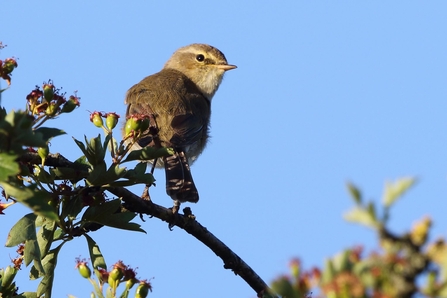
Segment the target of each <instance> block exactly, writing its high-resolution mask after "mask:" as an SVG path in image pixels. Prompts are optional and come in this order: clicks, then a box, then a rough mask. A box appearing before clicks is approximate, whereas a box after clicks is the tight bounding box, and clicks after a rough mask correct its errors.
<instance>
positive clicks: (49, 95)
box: [43, 84, 54, 102]
mask: <svg viewBox="0 0 447 298" xmlns="http://www.w3.org/2000/svg"><path fill="white" fill-rule="evenodd" d="M53 96H54V86H53V84H44V85H43V98H44V100H45V101H46V102H50V101H52V100H53Z"/></svg>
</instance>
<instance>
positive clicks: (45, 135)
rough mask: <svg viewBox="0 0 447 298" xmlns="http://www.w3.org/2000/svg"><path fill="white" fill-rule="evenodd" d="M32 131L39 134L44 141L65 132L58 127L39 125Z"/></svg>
mask: <svg viewBox="0 0 447 298" xmlns="http://www.w3.org/2000/svg"><path fill="white" fill-rule="evenodd" d="M34 133H36V134H41V136H42V139H43V140H44V141H46V142H48V141H49V140H50V139H52V138H54V137H57V136H60V135H63V134H66V132H65V131H63V130H61V129H58V128H49V127H40V128H38V129H36V130H34Z"/></svg>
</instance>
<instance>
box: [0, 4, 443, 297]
mask: <svg viewBox="0 0 447 298" xmlns="http://www.w3.org/2000/svg"><path fill="white" fill-rule="evenodd" d="M446 13H447V2H445V1H430V2H422V1H392V2H389V1H380V2H379V1H331V2H328V1H324V2H323V1H213V2H210V1H194V0H193V1H127V2H124V1H99V0H98V1H90V2H89V3H83V4H76V3H75V1H48V2H46V3H44V2H32V1H29V2H28V3H25V2H23V3H22V2H20V1H10V0H7V1H3V3H2V14H1V17H0V18H1V26H2V29H3V30H2V34H1V36H0V40H1V41H2V42H3V43H4V44H7V45H8V47H7V48H5V49H4V50H2V51H1V52H0V55H1V57H2V58H6V57H9V56H15V57H18V59H19V60H18V63H19V67H18V68H17V69H16V70H15V71H14V74H13V80H12V83H13V84H12V87H11V88H10V90H8V91H7V92H5V93H3V98H2V103H3V104H4V105H5V106H6V108H7V109H8V110H10V109H18V108H23V107H24V103H25V96H26V95H27V94H28V93H29V92H30V91H31V90H32V89H33V88H34V86H35V85H41V83H42V82H43V81H46V80H48V79H50V78H51V79H53V80H54V83H55V85H56V86H57V87H63V90H64V91H66V92H68V93H69V94H70V93H72V92H73V91H75V90H78V95H79V96H80V97H81V108H79V109H78V110H77V111H76V112H74V113H72V114H70V115H69V116H68V117H62V118H61V119H59V120H56V121H54V122H53V123H51V122H50V123H48V126H50V124H54V125H61V126H63V127H64V128H65V130H66V131H67V133H68V134H67V135H66V136H62V137H58V138H57V139H55V140H54V141H53V142H52V146H51V148H50V150H51V151H52V152H61V153H62V154H63V155H65V156H66V157H68V158H70V159H75V158H77V157H79V156H80V155H81V152H80V151H79V150H77V149H76V148H75V147H76V146H75V144H74V142H73V141H72V139H71V137H72V136H73V137H76V138H78V139H82V138H83V135H84V134H86V135H87V136H88V137H89V138H90V137H94V136H96V135H97V134H98V133H100V130H99V129H97V128H96V127H94V126H93V125H92V124H91V123H90V122H89V112H88V111H95V110H98V111H106V112H117V113H119V114H121V115H124V113H125V105H124V102H123V100H124V95H125V92H126V91H127V89H128V88H130V87H131V86H132V85H133V84H135V83H137V82H139V81H140V80H141V79H142V78H144V77H145V76H147V75H150V74H152V73H155V72H157V71H159V70H160V69H161V68H162V66H163V64H164V63H165V62H166V60H167V59H168V58H169V57H170V55H171V54H172V53H173V52H174V51H175V50H176V49H177V48H179V47H181V46H184V45H187V44H190V43H196V42H199V43H208V44H211V45H213V46H215V47H217V48H219V49H220V50H221V51H222V52H223V53H225V55H226V57H227V60H228V61H229V63H231V64H235V65H237V66H238V68H237V69H236V70H232V71H229V72H228V73H227V74H226V77H225V79H224V82H223V83H222V85H221V88H220V89H219V91H218V92H217V94H216V96H215V97H214V99H213V103H212V109H213V115H212V131H211V132H212V139H211V143H210V144H209V146H208V147H207V149H206V151H205V152H204V154H203V155H202V156H201V158H200V159H199V160H198V161H197V163H196V164H194V165H193V167H192V172H193V176H194V179H195V181H196V184H197V187H198V189H199V193H200V197H201V199H200V201H199V203H198V204H196V205H191V207H192V210H193V212H194V214H195V215H196V216H197V220H198V221H200V223H201V224H202V225H204V226H205V227H207V228H208V229H209V230H210V231H211V232H212V233H214V234H215V235H216V236H217V237H218V238H220V239H221V240H222V241H223V242H225V243H226V244H227V245H228V246H229V247H230V248H232V249H233V250H234V251H235V252H236V253H237V254H239V256H240V257H242V258H243V259H244V260H245V261H246V262H247V263H248V264H249V265H250V266H252V268H253V269H254V270H255V271H256V272H257V273H258V274H259V275H260V276H261V277H262V278H263V279H264V280H265V281H266V282H267V283H270V282H271V281H272V280H273V279H274V278H275V277H277V276H278V275H279V274H280V273H286V272H288V268H287V263H288V261H289V260H290V258H292V257H299V258H301V259H302V260H303V262H304V266H305V267H311V266H313V265H319V266H320V265H323V263H324V260H325V258H327V257H330V256H332V255H333V254H335V253H337V252H339V251H341V250H342V249H344V248H347V247H350V246H352V245H356V244H365V245H366V248H367V249H368V250H371V249H374V248H376V244H375V238H374V234H373V233H372V232H371V231H370V230H368V229H366V228H364V227H359V226H356V225H353V224H350V223H347V222H345V221H344V220H343V218H342V215H343V213H344V212H346V211H347V210H348V209H350V208H351V207H352V205H353V203H352V201H351V200H350V198H349V196H348V194H347V191H346V187H345V184H346V182H347V181H352V182H354V183H356V184H357V185H358V186H359V187H360V188H361V190H362V191H363V192H364V194H365V197H366V198H368V199H371V200H374V201H377V202H379V201H380V198H381V195H382V189H383V185H384V182H385V181H387V180H388V181H389V180H394V179H396V178H398V177H403V176H415V177H418V179H419V181H418V183H417V185H416V186H415V187H414V188H413V189H412V190H411V191H410V192H409V193H407V194H406V195H405V197H404V198H403V199H402V200H401V201H399V202H398V203H397V204H396V206H395V208H393V210H392V217H391V222H390V224H391V227H392V229H393V231H395V232H403V231H405V229H407V228H410V226H411V225H412V224H413V222H414V221H415V220H416V219H419V218H421V217H422V216H424V215H431V216H432V218H433V220H434V228H433V234H432V237H433V238H436V237H439V236H443V237H446V235H447V217H446V216H445V214H446V213H445V212H446V210H447V201H446V193H447V180H446V178H447V143H446V135H447V116H446V111H447V71H446V69H447V55H446V53H447V38H446V36H447V20H446ZM2 84H3V83H2ZM3 86H5V84H3ZM156 179H157V182H158V184H157V187H156V188H155V189H154V190H152V192H151V193H152V198H153V200H154V201H155V202H156V203H158V204H161V205H164V206H167V207H170V206H171V200H170V198H169V197H167V195H166V194H165V192H164V173H163V172H162V171H157V172H156ZM134 190H135V192H136V193H138V194H139V193H140V192H141V191H142V187H141V188H135V189H134ZM23 212H24V210H23V208H21V207H19V206H17V207H14V208H11V209H8V210H7V215H6V216H1V217H0V222H1V226H2V229H1V233H0V239H4V240H3V241H5V240H6V235H7V231H8V229H9V227H10V226H12V224H13V223H14V222H15V221H16V220H17V219H18V218H19V216H20V214H23ZM136 221H137V222H140V221H139V219H136ZM140 223H141V224H142V226H143V228H144V229H145V230H146V231H147V234H142V233H131V232H123V231H120V230H116V229H109V228H106V229H101V230H100V231H98V232H96V233H92V234H91V236H92V237H93V238H94V239H95V240H96V241H97V242H98V243H99V245H100V247H101V248H102V251H103V253H104V255H105V257H106V261H107V263H108V264H110V265H111V264H113V263H114V262H115V261H117V260H119V259H121V260H123V261H124V262H125V263H126V264H129V265H132V266H137V267H138V276H139V277H141V278H152V277H153V278H154V279H153V280H152V283H153V287H154V292H153V293H152V295H151V297H216V298H217V297H255V293H254V292H253V291H252V290H251V289H250V288H249V286H248V285H246V284H245V283H244V282H243V281H242V279H240V278H239V277H237V276H235V275H234V274H233V273H232V272H230V271H227V270H224V269H223V267H222V265H223V264H222V261H221V260H220V259H218V258H217V257H216V256H215V255H214V254H213V253H212V252H211V251H209V250H208V249H207V248H206V247H205V246H204V245H202V244H201V243H200V242H198V241H197V240H196V239H194V238H192V237H191V236H190V235H188V234H186V233H185V232H184V231H183V230H181V229H178V228H177V229H174V231H172V232H170V231H169V230H168V228H167V225H166V224H165V223H162V222H160V221H159V220H157V219H149V218H147V220H146V222H140ZM4 251H5V250H4ZM7 252H8V253H2V254H1V258H0V261H1V262H0V266H5V265H7V264H8V262H9V258H10V257H14V256H15V252H14V251H13V250H12V249H11V250H8V251H7ZM78 256H82V257H88V250H87V245H86V243H85V240H84V239H83V238H80V239H76V240H75V241H72V242H71V243H69V244H68V245H66V246H65V247H64V249H63V251H62V253H61V255H60V260H59V263H58V269H57V277H56V280H55V282H56V285H55V289H54V297H66V295H67V294H72V295H75V296H77V297H78V298H82V297H88V293H89V292H90V291H91V289H92V288H91V286H90V284H89V283H88V282H87V281H86V280H84V279H82V278H81V277H80V276H79V275H78V273H77V271H76V270H75V269H74V266H75V262H74V259H75V258H76V257H78ZM20 275H21V277H22V279H21V280H22V281H23V280H26V278H27V276H28V269H23V270H22V271H21V272H20ZM36 285H37V283H26V282H21V283H20V290H33V289H35V287H36Z"/></svg>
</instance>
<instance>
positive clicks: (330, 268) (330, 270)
mask: <svg viewBox="0 0 447 298" xmlns="http://www.w3.org/2000/svg"><path fill="white" fill-rule="evenodd" d="M335 274H336V272H335V268H334V263H333V262H332V260H330V259H327V260H326V262H325V265H324V269H323V273H322V279H321V280H322V282H323V283H324V284H327V283H329V282H331V281H332V280H333V279H334V276H335Z"/></svg>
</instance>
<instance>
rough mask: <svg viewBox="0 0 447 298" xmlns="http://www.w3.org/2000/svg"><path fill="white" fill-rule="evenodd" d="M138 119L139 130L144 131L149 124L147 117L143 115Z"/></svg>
mask: <svg viewBox="0 0 447 298" xmlns="http://www.w3.org/2000/svg"><path fill="white" fill-rule="evenodd" d="M139 120H140V123H141V124H140V131H141V132H145V131H146V130H147V129H148V128H149V124H150V121H149V117H147V116H143V117H141V118H140V119H139Z"/></svg>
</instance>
